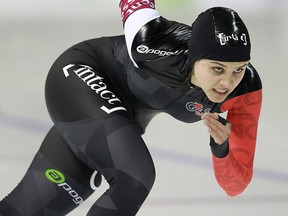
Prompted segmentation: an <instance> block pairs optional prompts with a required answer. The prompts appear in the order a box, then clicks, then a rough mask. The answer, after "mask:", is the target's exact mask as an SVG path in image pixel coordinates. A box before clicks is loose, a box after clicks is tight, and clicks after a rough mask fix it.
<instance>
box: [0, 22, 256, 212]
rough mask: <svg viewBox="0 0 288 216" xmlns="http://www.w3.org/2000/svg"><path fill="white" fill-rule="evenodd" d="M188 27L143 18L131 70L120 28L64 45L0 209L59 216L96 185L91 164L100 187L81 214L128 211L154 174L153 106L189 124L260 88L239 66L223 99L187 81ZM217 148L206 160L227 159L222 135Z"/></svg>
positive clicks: (143, 195)
mask: <svg viewBox="0 0 288 216" xmlns="http://www.w3.org/2000/svg"><path fill="white" fill-rule="evenodd" d="M154 29H158V30H159V32H161V33H159V32H158V33H157V32H156V33H155V32H153V31H154ZM190 31H191V29H190V27H189V26H186V25H184V24H181V23H177V22H171V21H168V20H166V19H164V18H162V17H159V18H157V19H155V20H153V21H151V22H149V23H148V24H146V25H145V26H144V27H143V28H141V30H140V31H139V32H138V33H137V35H136V37H135V39H134V42H133V45H132V55H133V58H134V60H135V62H137V65H138V66H139V67H138V68H137V67H135V66H134V64H133V62H132V61H131V59H130V58H129V55H128V52H127V47H126V44H125V39H124V36H116V37H103V38H98V39H92V40H88V41H84V42H81V43H79V44H77V45H75V46H73V47H71V48H70V49H68V50H67V51H66V52H64V53H63V54H62V55H61V56H60V57H59V58H58V59H57V60H56V61H55V63H54V64H53V66H52V67H51V70H50V72H49V74H48V77H47V82H46V87H45V88H46V89H45V90H46V101H47V107H48V110H49V113H50V115H51V118H52V120H53V122H54V124H55V125H54V126H53V127H52V129H51V130H50V132H49V133H48V134H47V136H46V138H45V139H44V141H43V143H42V145H41V147H40V149H39V151H38V152H37V154H36V156H35V158H34V159H33V161H32V163H31V166H30V167H29V169H28V171H27V173H26V174H25V176H24V178H23V179H22V181H21V182H20V184H19V185H18V186H17V187H16V188H15V189H14V190H13V191H12V193H11V194H9V195H8V196H7V197H6V198H5V199H4V200H2V201H1V202H0V215H1V216H44V215H47V216H58V215H59V216H60V215H66V214H68V213H69V212H70V211H71V210H72V209H74V208H75V207H77V206H78V205H79V204H80V203H81V202H82V201H83V200H85V199H86V198H87V197H88V196H89V195H91V194H92V193H93V191H94V190H93V189H94V188H95V185H96V186H97V185H99V176H97V177H95V175H94V174H95V172H94V171H95V170H96V171H97V172H99V173H101V175H102V176H103V177H104V178H105V179H106V181H107V182H108V183H109V186H110V187H109V189H108V190H107V191H106V192H105V193H104V194H103V195H102V196H101V197H100V198H99V199H98V200H97V201H96V202H95V204H94V205H93V206H92V208H91V209H90V211H89V213H88V214H87V215H90V216H92V215H97V216H130V215H135V214H136V213H137V211H138V210H139V208H140V206H141V205H142V203H143V202H144V200H145V198H146V197H147V195H148V193H149V191H150V189H151V188H152V185H153V183H154V179H155V169H154V165H153V161H152V158H151V156H150V153H149V151H148V149H147V147H146V145H145V143H144V141H143V140H142V138H141V134H143V133H144V131H145V127H146V126H147V124H148V123H149V121H150V120H151V118H152V117H153V116H155V114H157V113H159V112H166V113H168V114H170V115H171V116H173V117H174V118H176V119H178V120H180V121H184V122H191V123H192V122H196V121H199V120H200V119H201V117H200V116H201V114H203V113H204V112H218V113H221V112H224V111H226V110H230V108H231V107H232V108H233V106H234V104H235V103H237V102H236V101H237V100H234V99H235V98H237V99H238V98H241V96H242V95H245V94H250V93H254V92H255V95H256V92H259V91H261V82H260V79H259V76H258V74H257V72H256V71H255V69H254V68H253V67H252V66H251V65H249V67H248V69H247V71H246V73H245V77H244V79H243V80H242V82H241V83H240V84H239V86H238V87H237V88H236V89H235V90H234V92H232V93H231V95H230V96H229V97H228V98H227V99H226V101H225V102H223V103H212V102H211V101H209V100H208V98H207V97H206V96H205V94H204V92H203V91H202V90H201V88H198V87H196V86H192V85H191V84H190V77H191V66H190V65H189V63H188V60H187V47H188V41H189V35H190ZM153 35H157V37H151V36H153ZM168 48H169V49H168ZM165 50H166V51H165ZM257 95H258V94H257ZM259 97H260V96H259ZM252 100H253V102H251V103H254V102H255V101H254V99H252ZM246 102H247V103H249V101H246ZM237 106H238V107H241V106H240V105H239V104H238V105H237ZM232 108H231V109H232ZM232 110H233V109H232ZM255 116H257V113H255ZM250 119H251V118H250ZM255 119H257V117H255ZM230 121H232V122H233V121H234V120H233V117H231V120H230ZM244 139H245V138H244ZM229 142H231V141H229ZM231 145H232V144H231ZM223 146H224V147H222V149H216V147H215V146H212V147H211V148H212V152H213V157H214V160H215V161H214V163H217V160H218V159H219V160H221V159H223V160H224V159H225V158H228V157H230V159H231V157H232V156H230V154H229V144H228V142H227V144H226V145H223ZM213 148H215V149H214V150H213ZM249 148H250V147H249ZM251 151H252V153H253V151H254V149H253V148H252V150H251ZM233 158H234V157H233ZM236 159H237V158H236ZM236 159H235V161H236ZM243 163H244V162H243ZM230 168H231V167H227V169H230ZM91 176H92V177H91ZM218 176H219V175H218ZM223 178H224V177H223ZM235 178H237V179H239V178H240V177H239V176H236V177H235ZM91 179H92V180H93V181H95V182H92V183H91V182H90V180H91ZM217 180H218V179H217ZM239 181H242V180H239Z"/></svg>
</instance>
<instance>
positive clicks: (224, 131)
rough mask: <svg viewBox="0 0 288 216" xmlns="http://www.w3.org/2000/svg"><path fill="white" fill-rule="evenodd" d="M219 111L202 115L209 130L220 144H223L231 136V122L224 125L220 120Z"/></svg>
mask: <svg viewBox="0 0 288 216" xmlns="http://www.w3.org/2000/svg"><path fill="white" fill-rule="evenodd" d="M218 118H219V116H218V113H204V114H203V115H202V116H201V119H202V120H203V122H204V124H205V125H206V126H207V128H208V132H209V133H210V135H211V136H212V138H213V139H214V141H215V143H217V144H218V145H221V144H223V143H224V142H225V141H226V140H227V139H228V137H229V135H230V132H231V124H230V123H227V124H226V125H223V124H222V123H221V122H220V121H218Z"/></svg>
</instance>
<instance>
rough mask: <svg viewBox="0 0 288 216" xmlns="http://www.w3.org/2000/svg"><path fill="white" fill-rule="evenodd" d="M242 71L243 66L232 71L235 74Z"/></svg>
mask: <svg viewBox="0 0 288 216" xmlns="http://www.w3.org/2000/svg"><path fill="white" fill-rule="evenodd" d="M243 71H244V68H237V69H236V70H235V71H233V72H234V73H236V74H239V73H242V72H243Z"/></svg>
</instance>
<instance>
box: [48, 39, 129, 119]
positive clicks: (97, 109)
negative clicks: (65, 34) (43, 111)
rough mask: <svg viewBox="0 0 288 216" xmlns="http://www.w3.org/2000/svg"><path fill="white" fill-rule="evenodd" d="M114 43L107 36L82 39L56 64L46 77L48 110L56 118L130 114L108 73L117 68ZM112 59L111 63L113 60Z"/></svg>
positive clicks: (85, 117) (88, 117)
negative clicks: (82, 40)
mask: <svg viewBox="0 0 288 216" xmlns="http://www.w3.org/2000/svg"><path fill="white" fill-rule="evenodd" d="M112 49H113V47H112V44H111V43H110V42H109V40H107V39H105V38H99V39H94V40H90V41H86V42H82V43H79V44H77V45H75V46H73V47H71V48H70V49H68V50H67V51H66V52H64V53H63V54H62V55H61V56H60V57H59V58H58V59H57V60H56V61H55V63H54V64H53V66H52V67H51V69H50V71H49V74H48V76H47V79H46V86H45V96H46V103H47V108H48V111H49V113H50V115H51V117H52V120H53V121H54V122H55V123H56V122H74V121H80V120H85V119H90V118H95V117H103V116H108V115H114V114H116V115H123V116H126V115H127V107H126V105H125V104H124V101H123V100H122V99H121V98H120V95H119V94H118V92H117V91H116V88H115V86H114V85H113V84H112V82H111V81H110V79H109V77H108V76H107V74H109V71H112V70H116V67H115V66H114V65H115V63H114V62H115V60H114V58H113V56H114V55H113V53H112V51H111V52H107V51H106V52H105V53H104V52H103V50H112ZM109 61H110V64H109Z"/></svg>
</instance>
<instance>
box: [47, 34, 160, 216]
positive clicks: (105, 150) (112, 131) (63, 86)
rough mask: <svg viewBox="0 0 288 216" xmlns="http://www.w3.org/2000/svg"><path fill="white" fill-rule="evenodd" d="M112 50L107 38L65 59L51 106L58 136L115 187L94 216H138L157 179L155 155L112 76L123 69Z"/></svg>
mask: <svg viewBox="0 0 288 216" xmlns="http://www.w3.org/2000/svg"><path fill="white" fill-rule="evenodd" d="M100 46H101V47H100ZM91 47H92V48H93V50H92V51H93V52H91ZM111 50H113V47H111V44H109V40H106V39H101V40H93V41H89V42H85V43H81V44H78V45H76V46H74V47H73V48H71V49H69V50H67V51H66V52H65V53H64V54H63V55H61V56H60V57H59V59H58V60H57V61H56V62H55V64H53V66H52V68H51V70H50V72H49V75H48V77H47V80H46V89H45V94H46V102H47V107H48V110H49V113H50V115H51V117H52V120H53V121H54V123H55V126H56V127H57V129H58V131H59V132H60V133H61V134H62V136H63V138H64V139H65V140H66V141H67V143H68V145H69V146H70V148H71V150H72V151H73V152H74V154H75V155H76V156H77V158H79V159H80V160H81V161H82V162H83V163H85V164H86V165H87V166H89V167H90V168H91V169H92V170H97V171H99V172H100V173H101V174H102V175H103V176H104V177H105V179H106V180H107V182H108V183H109V185H110V187H109V189H108V190H107V191H106V192H105V193H104V194H103V196H101V197H100V198H99V199H98V200H97V201H96V203H95V204H94V206H93V207H92V208H91V210H90V211H89V213H88V215H89V216H92V215H97V216H100V215H101V216H132V215H135V214H136V213H137V211H138V210H139V208H140V206H141V204H142V203H143V202H144V200H145V198H146V197H147V195H148V193H149V191H150V190H151V188H152V185H153V183H154V179H155V169H154V165H153V161H152V159H151V156H150V153H149V151H148V149H147V147H146V145H145V143H144V141H143V140H142V138H141V135H140V129H139V127H138V126H137V125H136V124H135V122H134V121H133V120H131V119H132V118H131V116H130V115H129V112H128V110H132V109H131V108H133V107H131V106H129V105H128V104H127V103H126V102H125V100H123V97H121V96H122V94H120V93H122V92H120V90H119V89H118V88H119V86H115V85H114V84H113V83H114V82H113V81H112V80H111V78H110V77H109V76H108V75H109V74H112V73H111V70H117V68H116V67H115V60H114V55H113V53H110V54H109V55H108V54H107V53H106V52H110V51H111ZM105 53H106V54H107V55H106V54H105ZM103 55H105V56H103ZM105 61H109V62H110V64H109V62H108V63H107V62H106V63H105ZM117 87H118V88H117ZM118 92H120V93H118ZM124 99H125V98H124ZM103 107H104V109H103Z"/></svg>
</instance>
